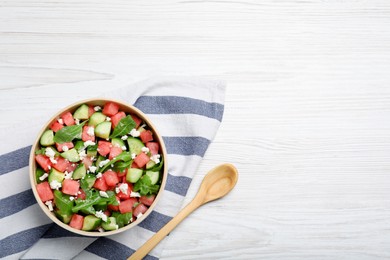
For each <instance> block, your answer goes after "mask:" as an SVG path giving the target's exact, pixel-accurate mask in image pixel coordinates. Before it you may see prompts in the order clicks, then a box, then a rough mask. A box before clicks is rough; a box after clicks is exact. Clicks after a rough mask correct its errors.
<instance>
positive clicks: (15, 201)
mask: <svg viewBox="0 0 390 260" xmlns="http://www.w3.org/2000/svg"><path fill="white" fill-rule="evenodd" d="M35 203H37V201H36V200H35V197H34V194H33V192H32V189H28V190H25V191H22V192H20V193H17V194H15V195H12V196H9V197H7V198H4V199H2V200H0V219H2V218H4V217H7V216H9V215H12V214H14V213H16V212H19V211H21V210H23V209H25V208H27V207H29V206H31V205H33V204H35Z"/></svg>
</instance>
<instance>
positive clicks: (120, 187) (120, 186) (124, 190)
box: [117, 183, 129, 194]
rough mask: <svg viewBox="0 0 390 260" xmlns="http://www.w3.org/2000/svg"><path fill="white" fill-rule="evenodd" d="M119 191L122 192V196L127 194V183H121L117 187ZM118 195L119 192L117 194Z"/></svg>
mask: <svg viewBox="0 0 390 260" xmlns="http://www.w3.org/2000/svg"><path fill="white" fill-rule="evenodd" d="M118 189H119V191H121V192H123V193H124V194H127V191H128V189H129V185H128V184H127V183H122V184H121V185H119V186H118ZM117 193H119V192H117Z"/></svg>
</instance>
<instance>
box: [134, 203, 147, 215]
mask: <svg viewBox="0 0 390 260" xmlns="http://www.w3.org/2000/svg"><path fill="white" fill-rule="evenodd" d="M147 210H148V207H146V206H145V205H144V204H142V203H140V204H138V205H137V207H135V208H134V210H133V216H134V217H136V218H138V216H139V214H144V213H145V212H146V211H147Z"/></svg>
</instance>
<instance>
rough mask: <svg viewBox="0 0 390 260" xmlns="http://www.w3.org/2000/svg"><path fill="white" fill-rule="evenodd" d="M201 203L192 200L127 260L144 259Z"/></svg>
mask: <svg viewBox="0 0 390 260" xmlns="http://www.w3.org/2000/svg"><path fill="white" fill-rule="evenodd" d="M200 205H202V203H200V202H199V201H198V200H196V199H194V200H193V201H191V202H190V203H189V204H188V205H187V206H186V207H185V208H183V209H182V210H181V211H180V212H179V213H178V214H177V215H176V216H175V217H174V218H173V219H171V220H170V221H169V222H168V223H167V224H166V225H165V226H164V227H163V228H161V229H160V230H159V231H158V232H157V233H156V234H154V235H153V236H152V237H151V238H150V239H149V240H148V241H146V242H145V244H143V245H142V246H141V247H140V248H138V250H137V251H136V252H135V253H134V254H132V255H131V256H130V257H129V258H127V260H140V259H142V258H144V257H145V256H146V255H147V254H148V253H149V252H150V251H151V250H152V249H153V248H154V247H155V246H156V245H157V244H158V243H159V242H160V241H161V240H163V239H164V238H165V236H166V235H168V234H169V233H170V232H171V231H172V230H173V229H174V228H175V227H176V226H177V225H179V223H180V222H182V221H183V219H185V218H186V217H187V216H188V215H189V214H191V212H193V211H194V210H195V209H197V208H198V207H199V206H200Z"/></svg>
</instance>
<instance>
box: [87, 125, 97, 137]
mask: <svg viewBox="0 0 390 260" xmlns="http://www.w3.org/2000/svg"><path fill="white" fill-rule="evenodd" d="M87 135H89V136H95V128H93V127H92V126H90V127H88V130H87Z"/></svg>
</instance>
